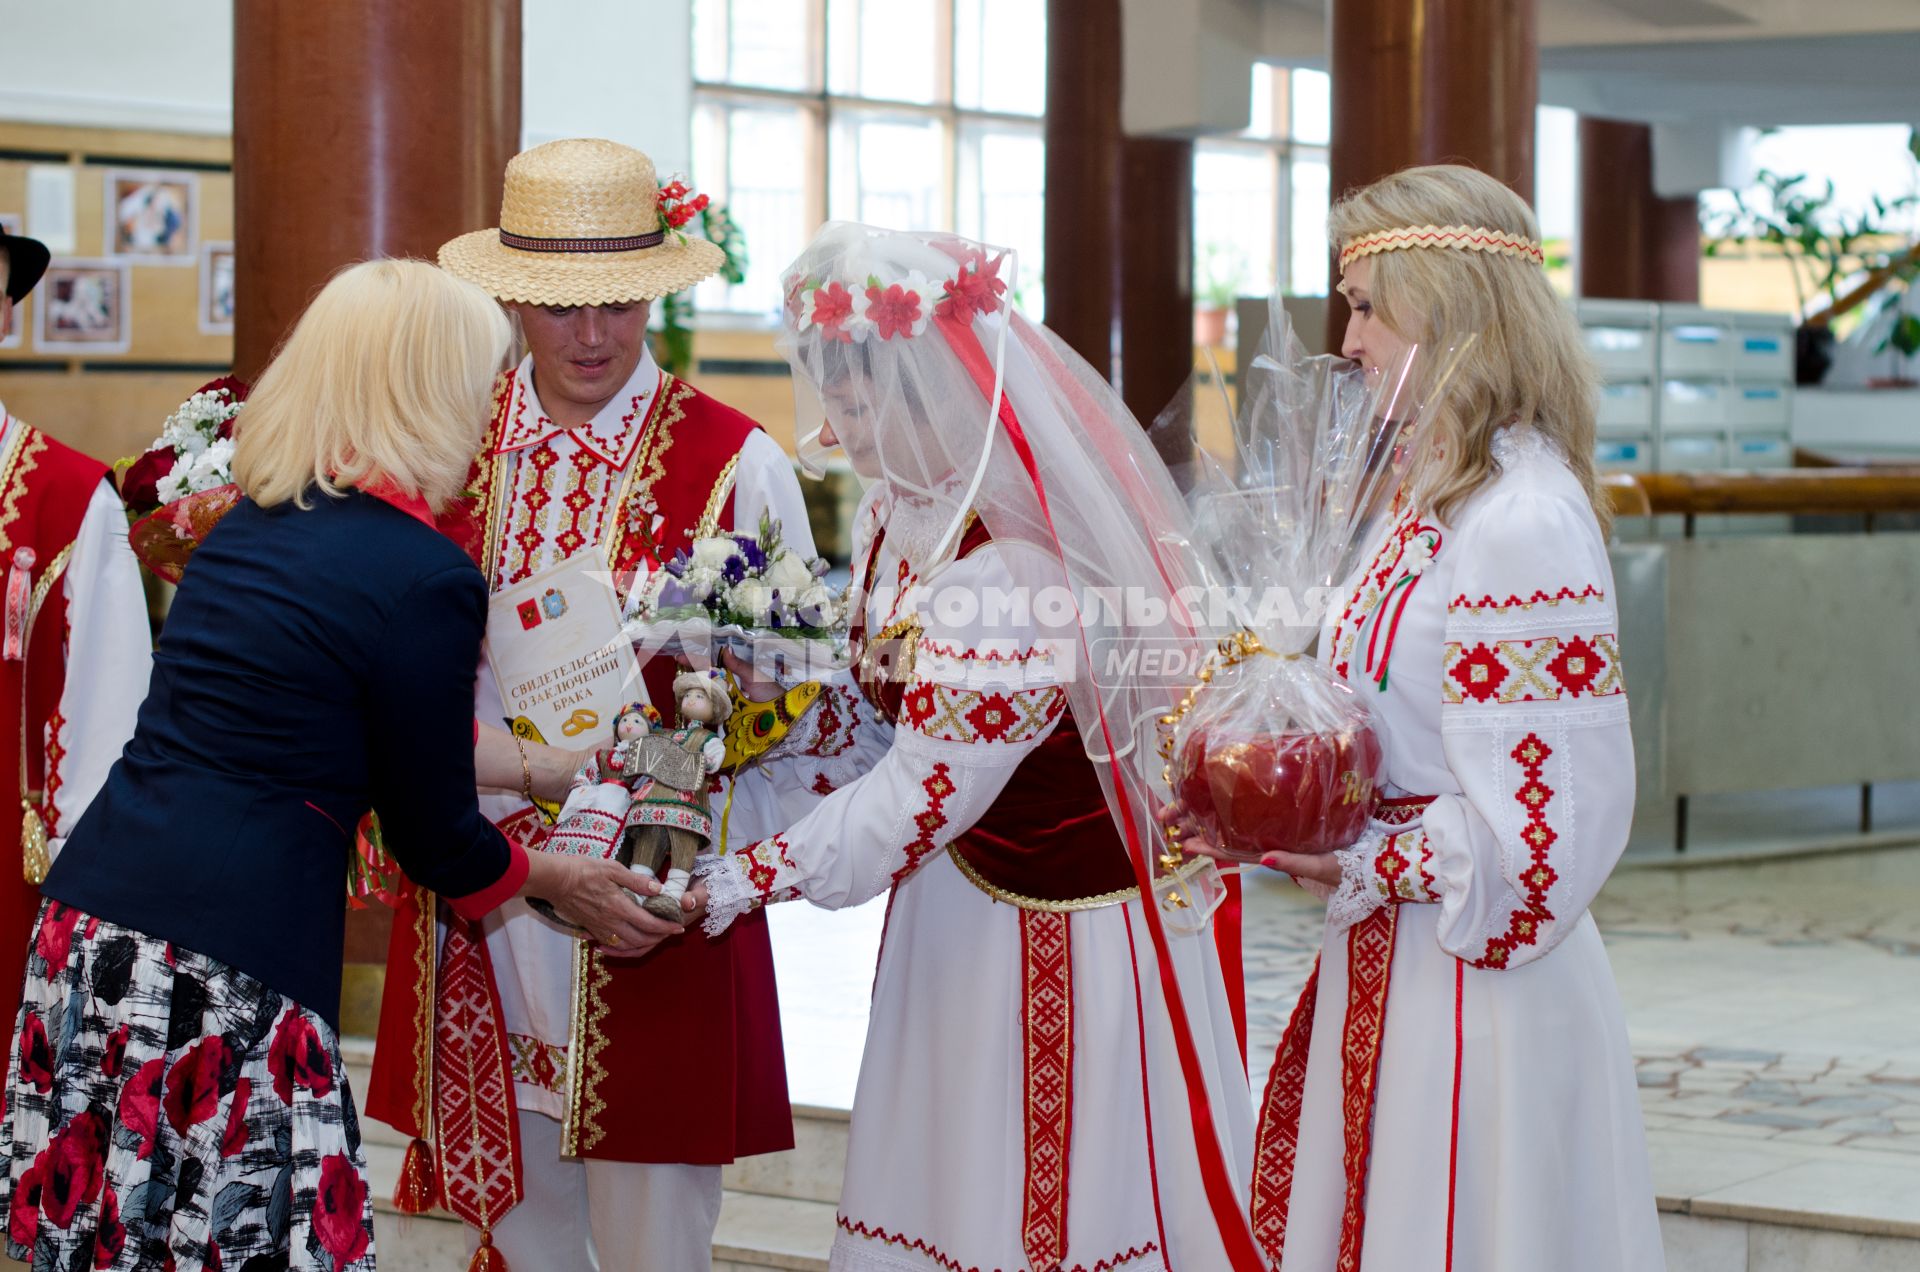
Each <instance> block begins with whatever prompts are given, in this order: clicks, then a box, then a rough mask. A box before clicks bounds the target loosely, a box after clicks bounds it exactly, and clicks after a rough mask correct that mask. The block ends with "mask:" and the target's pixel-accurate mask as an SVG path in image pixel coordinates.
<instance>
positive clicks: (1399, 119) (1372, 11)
mask: <svg viewBox="0 0 1920 1272" xmlns="http://www.w3.org/2000/svg"><path fill="white" fill-rule="evenodd" d="M1535 5H1536V0H1340V2H1339V3H1338V4H1331V5H1328V6H1327V10H1328V23H1327V24H1328V28H1329V31H1330V34H1331V45H1332V64H1333V138H1332V146H1331V150H1330V162H1331V164H1332V169H1333V171H1332V179H1333V196H1334V198H1336V199H1338V198H1339V197H1340V195H1341V194H1343V193H1345V192H1346V191H1348V190H1352V189H1355V188H1357V187H1359V186H1363V185H1366V184H1367V183H1368V182H1370V181H1375V180H1378V179H1379V178H1381V177H1384V176H1386V175H1387V174H1388V173H1391V172H1396V171H1398V170H1399V169H1401V168H1405V167H1409V166H1411V165H1413V164H1422V163H1466V164H1471V165H1473V166H1474V167H1476V168H1479V169H1480V170H1481V171H1483V172H1487V173H1490V174H1492V175H1493V176H1496V177H1498V178H1499V179H1500V180H1502V181H1504V182H1506V183H1507V184H1508V185H1509V186H1512V187H1513V189H1514V190H1516V191H1518V192H1519V194H1520V196H1521V197H1522V198H1525V199H1528V200H1531V199H1532V198H1533V112H1534V107H1535V105H1536V103H1537V102H1538V100H1539V82H1540V57H1539V44H1538V39H1537V36H1536V32H1535ZM1346 323H1347V306H1346V302H1345V301H1344V300H1342V299H1341V297H1340V295H1339V294H1338V293H1337V292H1336V293H1334V294H1333V295H1331V296H1329V297H1328V298H1327V339H1328V342H1329V343H1330V344H1331V345H1332V346H1333V347H1334V348H1338V347H1339V342H1340V336H1341V333H1342V332H1344V331H1345V330H1346Z"/></svg>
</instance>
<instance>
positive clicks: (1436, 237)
mask: <svg viewBox="0 0 1920 1272" xmlns="http://www.w3.org/2000/svg"><path fill="white" fill-rule="evenodd" d="M1412 247H1450V248H1453V249H1455V250H1456V251H1462V252H1487V253H1492V254H1497V255H1502V256H1518V257H1520V258H1521V259H1522V260H1529V261H1532V262H1533V263H1534V264H1535V265H1545V264H1546V263H1547V255H1546V252H1545V251H1544V250H1543V249H1542V248H1541V245H1540V244H1539V243H1538V242H1537V241H1535V240H1533V239H1530V238H1525V237H1523V236H1521V235H1518V234H1508V233H1506V232H1505V231H1504V230H1489V229H1485V228H1483V227H1480V226H1473V225H1415V226H1408V227H1406V228H1404V229H1397V230H1380V231H1378V232H1376V233H1373V234H1363V235H1361V236H1360V237H1359V238H1356V239H1349V240H1348V241H1347V242H1345V243H1342V244H1341V245H1340V268H1341V269H1345V268H1346V267H1347V266H1348V264H1349V263H1351V262H1353V261H1355V260H1357V259H1359V258H1360V257H1362V256H1372V255H1374V254H1375V253H1376V252H1398V251H1404V250H1405V249H1407V248H1412Z"/></svg>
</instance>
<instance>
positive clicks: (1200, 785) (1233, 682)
mask: <svg viewBox="0 0 1920 1272" xmlns="http://www.w3.org/2000/svg"><path fill="white" fill-rule="evenodd" d="M1247 643H1248V644H1250V645H1251V647H1252V652H1249V653H1246V654H1244V656H1241V657H1238V658H1235V659H1234V660H1232V661H1230V662H1229V663H1227V664H1226V665H1224V666H1222V667H1220V668H1218V669H1217V671H1216V672H1215V673H1214V674H1213V675H1211V676H1209V677H1208V678H1207V680H1206V682H1205V683H1203V684H1201V685H1199V686H1196V687H1195V689H1194V691H1193V692H1192V694H1191V695H1190V697H1189V703H1188V708H1189V709H1186V710H1183V711H1182V713H1181V716H1180V719H1179V720H1178V723H1177V724H1176V725H1175V728H1174V733H1173V736H1172V738H1171V746H1170V749H1169V751H1168V761H1169V763H1168V770H1167V781H1168V784H1169V785H1170V786H1171V787H1172V788H1173V795H1174V797H1175V798H1176V799H1177V800H1179V801H1180V803H1182V804H1183V805H1185V807H1186V809H1187V812H1188V814H1189V815H1190V816H1191V817H1192V818H1193V819H1194V820H1195V821H1197V822H1198V823H1199V824H1200V826H1201V827H1202V828H1204V829H1205V831H1206V832H1207V837H1208V838H1209V839H1211V840H1212V841H1213V842H1214V843H1215V844H1217V845H1219V846H1220V848H1221V850H1222V851H1223V852H1224V853H1226V854H1227V855H1228V856H1231V857H1233V858H1234V859H1236V860H1239V861H1258V860H1260V858H1261V857H1263V856H1265V855H1266V854H1267V853H1270V852H1295V853H1328V852H1337V851H1339V850H1340V849H1342V848H1346V847H1349V846H1351V845H1352V844H1354V843H1355V842H1356V841H1358V840H1359V838H1360V836H1361V835H1362V834H1364V833H1365V832H1366V829H1367V822H1368V820H1369V819H1370V818H1371V817H1372V815H1373V808H1374V803H1375V795H1376V792H1377V791H1378V789H1379V786H1380V782H1381V778H1382V775H1383V769H1384V765H1385V754H1384V751H1383V749H1382V747H1381V745H1380V738H1379V736H1378V735H1377V734H1376V733H1375V732H1374V728H1373V723H1372V716H1371V715H1370V713H1369V712H1368V711H1367V709H1366V706H1365V704H1364V703H1362V702H1361V701H1360V699H1359V698H1358V697H1357V696H1356V695H1355V694H1354V692H1353V690H1352V689H1350V688H1348V687H1347V686H1346V685H1344V684H1341V683H1340V682H1339V681H1337V680H1335V679H1334V677H1333V674H1332V673H1331V672H1329V671H1328V670H1327V669H1326V668H1325V667H1324V666H1322V665H1320V664H1319V663H1317V662H1315V661H1313V660H1312V659H1310V658H1306V657H1302V656H1298V655H1295V656H1286V655H1276V654H1274V653H1273V652H1272V650H1271V648H1270V647H1267V646H1264V645H1263V644H1262V643H1261V642H1260V641H1259V640H1258V639H1257V638H1251V639H1249V641H1248V642H1247Z"/></svg>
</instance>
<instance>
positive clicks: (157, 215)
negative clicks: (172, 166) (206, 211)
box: [101, 168, 200, 265]
mask: <svg viewBox="0 0 1920 1272" xmlns="http://www.w3.org/2000/svg"><path fill="white" fill-rule="evenodd" d="M105 181H106V189H105V193H104V196H103V198H104V202H103V205H102V211H103V213H104V215H103V216H102V218H101V219H102V221H103V222H104V223H105V225H106V246H105V248H104V254H105V255H107V256H110V257H113V258H114V259H116V260H130V261H133V262H135V263H136V264H140V265H192V264H193V263H194V262H195V261H196V260H197V259H198V252H197V250H196V246H197V245H196V239H197V238H198V237H199V216H200V177H199V175H198V174H197V173H192V172H173V171H169V170H166V169H154V170H148V169H144V168H108V169H107V171H106V176H105Z"/></svg>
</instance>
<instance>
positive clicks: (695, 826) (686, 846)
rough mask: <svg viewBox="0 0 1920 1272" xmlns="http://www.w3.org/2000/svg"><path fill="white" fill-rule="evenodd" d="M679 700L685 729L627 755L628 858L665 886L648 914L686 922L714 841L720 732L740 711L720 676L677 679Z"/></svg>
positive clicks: (649, 739) (656, 736)
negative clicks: (692, 891) (685, 906)
mask: <svg viewBox="0 0 1920 1272" xmlns="http://www.w3.org/2000/svg"><path fill="white" fill-rule="evenodd" d="M673 696H674V699H675V701H676V702H677V703H678V704H679V709H680V723H679V725H678V726H677V727H676V728H673V729H670V730H664V731H656V732H652V733H649V734H648V735H647V736H646V737H644V738H642V739H641V740H640V741H639V742H638V743H637V744H636V745H635V746H633V747H632V748H630V749H629V751H628V753H627V756H626V769H625V773H626V775H627V779H628V780H629V781H632V782H633V788H632V789H633V794H632V801H631V802H630V803H629V804H628V806H627V810H626V822H625V825H626V842H625V845H624V847H623V848H622V850H621V854H620V855H621V856H622V858H623V859H625V860H626V862H627V865H628V866H629V867H630V868H631V869H633V870H635V871H637V872H638V873H640V874H643V875H645V876H647V877H648V878H649V879H655V878H658V879H660V881H661V888H660V891H659V893H658V894H657V895H655V896H651V897H648V898H647V899H646V901H645V902H643V903H642V904H643V905H644V907H645V908H646V910H647V912H648V913H649V914H653V915H656V916H658V917H660V918H663V919H674V920H676V921H678V920H680V919H681V918H682V915H681V912H680V898H681V897H682V896H683V895H684V894H685V893H686V890H687V881H688V879H689V878H690V877H691V876H692V872H693V863H694V858H695V857H697V856H698V855H699V854H700V853H701V852H702V851H703V850H705V849H706V847H707V846H708V845H709V844H710V843H712V841H713V813H712V811H711V808H710V804H709V799H708V788H709V786H710V784H711V779H712V777H713V775H714V774H715V773H717V772H718V771H719V769H720V765H721V763H722V761H723V760H724V759H725V758H726V747H725V745H724V744H723V743H722V742H721V740H720V736H719V733H718V732H717V731H718V730H719V729H720V728H721V727H722V726H723V725H724V724H725V723H726V720H727V715H728V714H729V713H730V712H731V711H732V710H733V698H732V697H731V696H730V695H729V694H728V692H727V684H726V680H725V678H724V677H723V676H722V675H721V673H720V672H717V671H689V672H684V673H682V674H681V675H678V676H676V677H674V680H673ZM662 872H664V875H665V877H664V878H662V877H661V876H662Z"/></svg>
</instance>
